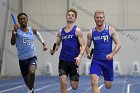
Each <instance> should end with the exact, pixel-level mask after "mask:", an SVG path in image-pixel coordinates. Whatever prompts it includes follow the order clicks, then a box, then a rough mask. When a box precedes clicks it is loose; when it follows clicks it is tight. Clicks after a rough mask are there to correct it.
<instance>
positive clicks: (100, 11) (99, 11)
mask: <svg viewBox="0 0 140 93" xmlns="http://www.w3.org/2000/svg"><path fill="white" fill-rule="evenodd" d="M96 13H102V14H103V15H104V17H105V13H104V11H103V10H96V11H95V13H94V17H95V15H96Z"/></svg>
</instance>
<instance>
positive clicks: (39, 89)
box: [35, 83, 59, 92]
mask: <svg viewBox="0 0 140 93" xmlns="http://www.w3.org/2000/svg"><path fill="white" fill-rule="evenodd" d="M58 84H59V83H55V84H50V85H46V86H44V87H41V88H38V89H35V92H37V91H40V90H43V89H45V88H48V87H51V86H55V85H58Z"/></svg>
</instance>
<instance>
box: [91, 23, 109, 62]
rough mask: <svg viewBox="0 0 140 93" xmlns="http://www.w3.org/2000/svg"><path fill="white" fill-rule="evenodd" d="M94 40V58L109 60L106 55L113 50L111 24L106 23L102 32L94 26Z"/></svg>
mask: <svg viewBox="0 0 140 93" xmlns="http://www.w3.org/2000/svg"><path fill="white" fill-rule="evenodd" d="M92 40H93V43H94V51H93V58H94V59H98V60H107V59H106V55H107V54H109V53H111V52H112V37H111V36H110V33H109V26H108V25H105V28H104V30H103V31H102V32H99V31H97V30H96V28H93V30H92Z"/></svg>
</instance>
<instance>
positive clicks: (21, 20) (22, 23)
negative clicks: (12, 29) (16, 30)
mask: <svg viewBox="0 0 140 93" xmlns="http://www.w3.org/2000/svg"><path fill="white" fill-rule="evenodd" d="M27 22H28V19H27V17H26V16H25V15H21V16H19V24H20V26H21V27H22V28H26V27H27Z"/></svg>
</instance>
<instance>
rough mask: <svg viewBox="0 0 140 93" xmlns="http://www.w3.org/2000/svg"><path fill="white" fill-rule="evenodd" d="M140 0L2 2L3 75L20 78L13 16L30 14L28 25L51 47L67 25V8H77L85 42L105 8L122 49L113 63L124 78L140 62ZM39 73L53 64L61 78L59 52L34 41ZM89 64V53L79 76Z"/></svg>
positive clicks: (0, 16) (42, 72) (0, 36)
mask: <svg viewBox="0 0 140 93" xmlns="http://www.w3.org/2000/svg"><path fill="white" fill-rule="evenodd" d="M139 3H140V1H139V0H115V1H111V0H106V1H101V0H0V12H1V13H0V20H2V21H1V22H0V28H1V31H0V50H1V51H2V52H1V55H0V57H1V63H2V67H1V76H18V75H21V74H20V71H19V66H18V58H17V53H16V48H15V46H14V47H13V46H11V45H10V38H11V30H12V29H13V22H12V20H11V18H10V14H11V13H13V14H14V15H15V16H17V15H18V13H20V12H21V11H23V12H25V13H27V15H28V17H29V26H31V27H34V28H36V29H38V30H39V31H40V32H41V34H42V36H43V38H44V40H45V42H46V44H47V46H48V48H49V49H50V48H52V46H53V43H54V42H55V39H56V33H57V31H58V30H59V29H60V28H62V27H63V26H64V25H65V23H66V22H65V15H66V11H67V9H68V8H75V9H76V10H77V11H78V18H77V22H76V25H78V26H79V27H80V28H81V29H82V31H83V34H84V37H85V40H86V35H87V31H89V30H90V29H91V28H92V27H94V26H95V22H94V20H93V14H94V12H95V11H96V10H97V9H102V10H104V11H105V14H106V23H107V24H110V25H112V26H114V27H115V28H116V29H117V32H118V35H119V37H120V39H121V42H122V48H121V50H120V51H119V53H118V54H117V55H115V57H114V60H115V61H119V62H120V64H121V70H122V74H123V75H128V74H129V73H130V70H131V66H132V62H133V61H140V58H139V52H140V50H139V47H140V44H139V42H140V39H139V36H140V28H139V27H140V24H139V21H140V19H139V18H138V17H139V16H140V12H138V11H136V10H137V9H138V8H139V6H138V5H139ZM35 45H36V49H37V56H38V61H39V63H38V70H37V74H38V75H40V74H46V73H47V72H46V64H47V63H52V69H53V70H52V71H53V75H58V72H57V66H58V56H59V51H60V50H59V51H58V52H57V53H56V54H55V55H53V56H51V55H50V54H49V50H48V51H47V52H44V51H43V50H42V45H41V44H40V42H39V41H38V40H36V41H35ZM86 62H90V60H88V59H87V58H86V54H85V55H84V57H83V59H82V63H81V65H80V74H84V73H85V63H86Z"/></svg>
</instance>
